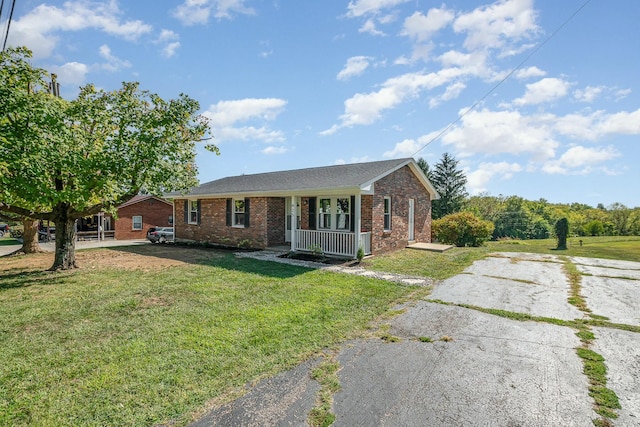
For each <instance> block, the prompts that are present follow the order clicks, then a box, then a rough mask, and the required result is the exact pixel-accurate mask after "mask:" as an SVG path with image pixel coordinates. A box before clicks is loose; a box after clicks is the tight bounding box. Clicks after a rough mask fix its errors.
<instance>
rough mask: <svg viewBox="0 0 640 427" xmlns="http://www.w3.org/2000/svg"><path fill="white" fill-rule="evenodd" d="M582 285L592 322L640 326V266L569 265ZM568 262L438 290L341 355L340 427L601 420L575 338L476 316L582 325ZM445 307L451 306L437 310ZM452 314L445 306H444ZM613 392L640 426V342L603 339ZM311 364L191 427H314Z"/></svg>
mask: <svg viewBox="0 0 640 427" xmlns="http://www.w3.org/2000/svg"><path fill="white" fill-rule="evenodd" d="M569 259H570V261H571V262H572V263H573V264H575V265H576V267H577V268H578V270H579V271H580V272H582V273H584V274H585V275H583V276H582V290H581V294H582V296H583V297H584V298H585V300H586V304H587V306H588V307H589V309H591V310H592V314H594V315H598V316H606V317H608V318H609V319H610V320H609V321H610V322H612V323H619V324H626V325H631V326H640V263H634V262H626V261H611V260H602V259H590V258H577V257H573V258H569ZM562 267H563V260H562V259H560V258H559V257H556V256H551V255H534V254H522V253H501V254H495V256H490V257H488V258H486V259H484V260H481V261H477V262H475V263H474V264H473V265H472V266H471V267H469V268H468V269H466V270H465V272H464V273H463V274H460V275H457V276H455V277H452V278H450V279H447V280H444V281H442V282H439V283H437V284H436V285H435V286H434V288H433V291H432V292H431V295H430V296H429V297H428V298H429V299H430V300H431V301H429V300H425V301H423V300H421V301H412V302H409V303H406V304H405V305H403V306H402V307H397V309H402V310H403V312H402V314H400V315H398V316H396V317H395V318H393V319H391V320H389V321H388V322H387V323H388V325H389V326H388V328H389V329H388V333H389V334H391V335H392V336H395V337H397V338H398V339H397V341H396V340H394V341H396V342H390V341H389V340H387V341H383V340H381V339H380V338H370V339H366V340H365V339H361V340H354V341H349V342H346V343H344V344H343V345H342V347H341V349H340V350H339V351H338V353H337V354H336V355H335V360H337V361H338V362H339V364H340V371H339V372H338V378H339V380H340V385H341V390H340V391H338V392H337V393H335V394H334V396H333V405H332V412H333V413H334V414H335V416H336V419H335V422H334V424H333V425H334V426H510V427H511V426H591V425H593V422H592V420H595V419H598V418H600V416H599V415H598V414H596V412H594V406H593V399H592V398H591V397H590V396H589V382H588V379H587V377H586V376H585V375H584V374H583V373H582V371H583V364H582V360H581V359H580V358H579V357H578V356H577V354H576V348H577V347H579V346H580V345H581V342H580V339H579V338H578V337H577V336H576V334H575V333H576V330H575V329H573V328H570V327H567V326H559V325H556V324H551V323H548V322H534V321H517V320H512V319H508V318H505V317H498V316H495V315H492V314H487V313H484V312H481V311H478V310H474V309H470V308H464V307H460V306H457V305H455V304H464V305H467V306H473V307H482V308H490V309H499V310H504V311H509V312H515V313H525V314H530V315H533V316H541V317H547V318H554V319H561V320H574V319H583V318H586V317H587V315H586V313H584V312H582V311H580V310H578V309H577V308H576V307H575V306H573V305H571V304H569V303H568V296H569V288H570V286H569V282H568V279H567V277H566V275H565V273H564V271H563V269H562ZM434 300H438V301H440V303H436V302H432V301H434ZM442 302H444V303H446V304H443V303H442ZM591 331H592V332H593V333H594V335H595V337H596V339H595V341H594V344H593V345H592V346H591V349H592V350H594V351H596V352H597V353H599V354H601V355H602V356H604V359H605V365H606V366H607V387H608V388H610V389H611V390H613V391H614V392H615V393H616V394H617V395H618V398H619V400H620V404H621V406H622V408H621V409H619V410H617V411H616V412H617V414H618V418H617V419H612V420H610V422H611V425H614V426H625V427H626V426H640V333H637V332H630V331H626V330H621V329H614V328H608V327H592V328H591ZM317 363H319V360H312V361H308V362H305V363H304V364H301V365H300V366H298V367H297V368H296V369H294V370H292V371H289V372H284V373H282V374H280V375H278V376H276V377H273V378H269V379H266V380H263V381H261V382H259V383H258V384H257V385H255V386H253V387H248V390H247V393H246V394H245V395H244V396H242V397H241V398H239V399H237V400H235V401H233V402H231V403H228V404H226V405H223V406H219V407H216V408H213V409H212V410H210V411H209V412H208V413H207V414H206V415H205V416H204V417H203V418H201V419H200V420H198V421H196V422H195V423H193V424H192V426H198V427H205V426H214V425H215V426H227V425H228V426H304V425H306V418H307V414H308V413H309V411H310V410H311V409H312V408H313V407H314V405H315V399H316V393H317V391H318V390H319V385H318V384H317V383H316V382H315V381H314V380H312V379H311V378H310V372H311V370H312V369H313V366H315V365H316V364H317Z"/></svg>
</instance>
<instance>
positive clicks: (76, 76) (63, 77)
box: [49, 62, 89, 87]
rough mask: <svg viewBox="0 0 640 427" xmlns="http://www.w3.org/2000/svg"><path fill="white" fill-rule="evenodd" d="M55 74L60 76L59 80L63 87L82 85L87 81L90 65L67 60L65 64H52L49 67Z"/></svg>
mask: <svg viewBox="0 0 640 427" xmlns="http://www.w3.org/2000/svg"><path fill="white" fill-rule="evenodd" d="M49 69H50V70H51V72H52V73H53V74H56V75H57V76H58V79H57V81H58V82H59V83H60V85H62V86H63V87H67V86H75V87H78V86H82V85H83V84H84V83H85V80H86V77H87V73H88V72H89V67H88V66H87V65H86V64H81V63H79V62H67V63H66V64H64V65H52V66H50V67H49Z"/></svg>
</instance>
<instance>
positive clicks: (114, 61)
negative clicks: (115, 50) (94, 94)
mask: <svg viewBox="0 0 640 427" xmlns="http://www.w3.org/2000/svg"><path fill="white" fill-rule="evenodd" d="M99 52H100V56H101V57H103V58H104V59H106V60H107V63H106V64H102V66H101V68H103V69H105V70H107V71H110V72H112V73H115V72H116V71H119V70H121V69H122V68H129V67H131V63H130V62H129V61H126V60H122V59H120V58H118V57H116V56H115V55H113V54H112V53H111V48H109V46H107V45H106V44H103V45H102V46H100V49H99Z"/></svg>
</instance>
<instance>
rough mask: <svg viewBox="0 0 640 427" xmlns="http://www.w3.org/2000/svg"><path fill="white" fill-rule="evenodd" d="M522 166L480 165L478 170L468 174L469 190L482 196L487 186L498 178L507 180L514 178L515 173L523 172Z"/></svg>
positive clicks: (514, 164) (500, 163)
mask: <svg viewBox="0 0 640 427" xmlns="http://www.w3.org/2000/svg"><path fill="white" fill-rule="evenodd" d="M521 171H522V166H520V165H519V164H518V163H508V162H496V163H480V165H478V168H477V169H476V170H474V171H472V172H467V174H466V175H467V190H468V191H469V193H470V194H472V195H473V194H480V193H483V192H486V191H487V184H488V183H489V182H490V181H491V180H492V179H494V178H495V177H497V178H498V179H502V180H507V179H511V178H512V177H513V174H514V173H517V172H521Z"/></svg>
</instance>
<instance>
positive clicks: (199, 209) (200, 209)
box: [196, 200, 202, 225]
mask: <svg viewBox="0 0 640 427" xmlns="http://www.w3.org/2000/svg"><path fill="white" fill-rule="evenodd" d="M200 211H202V205H201V203H200V200H198V218H197V220H196V222H197V223H198V225H200V217H201V213H200Z"/></svg>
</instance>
